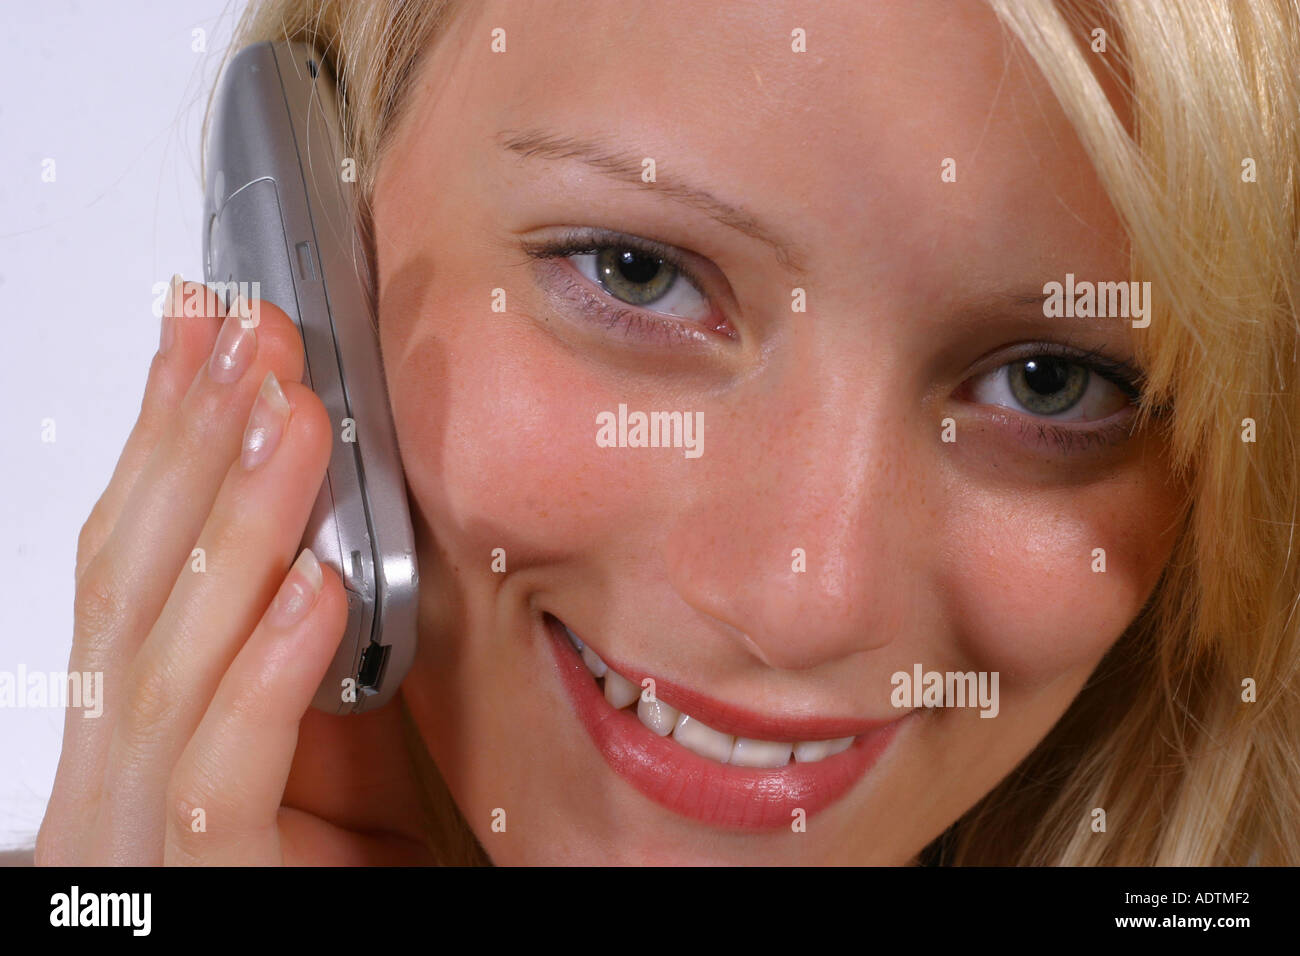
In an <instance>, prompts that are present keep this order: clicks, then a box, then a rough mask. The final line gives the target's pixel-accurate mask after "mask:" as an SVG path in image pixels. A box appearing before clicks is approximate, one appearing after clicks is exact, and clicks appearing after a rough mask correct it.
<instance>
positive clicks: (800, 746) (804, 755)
mask: <svg viewBox="0 0 1300 956" xmlns="http://www.w3.org/2000/svg"><path fill="white" fill-rule="evenodd" d="M830 746H831V742H830V741H829V740H801V741H800V742H799V743H797V744H795V745H794V761H795V763H814V762H815V761H818V760H822V759H824V758H825V757H826V754H827V751H829V750H830Z"/></svg>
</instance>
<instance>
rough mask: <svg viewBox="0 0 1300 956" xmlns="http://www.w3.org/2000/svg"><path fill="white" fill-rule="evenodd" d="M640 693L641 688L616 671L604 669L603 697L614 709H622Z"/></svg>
mask: <svg viewBox="0 0 1300 956" xmlns="http://www.w3.org/2000/svg"><path fill="white" fill-rule="evenodd" d="M640 694H641V688H640V687H638V686H637V685H636V684H633V683H632V682H631V681H630V680H628V679H627V678H626V677H624V676H623V675H622V674H620V673H619V672H618V671H611V670H606V671H605V699H606V700H607V701H609V705H610V706H611V707H613V708H614V709H615V710H622V709H623V708H624V707H626V706H627V705H628V704H630V703H632V701H634V700H636V699H637V697H639V696H640Z"/></svg>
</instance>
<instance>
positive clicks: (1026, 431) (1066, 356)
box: [967, 342, 1143, 454]
mask: <svg viewBox="0 0 1300 956" xmlns="http://www.w3.org/2000/svg"><path fill="white" fill-rule="evenodd" d="M1044 356H1046V357H1050V358H1059V359H1062V360H1064V361H1067V362H1070V363H1072V364H1075V365H1081V366H1083V367H1084V368H1085V369H1087V370H1088V371H1089V372H1090V373H1096V374H1097V375H1099V376H1101V377H1102V378H1104V379H1106V381H1108V382H1110V383H1111V384H1112V385H1114V386H1115V387H1116V388H1118V389H1119V390H1120V391H1121V392H1123V393H1124V395H1125V396H1126V397H1127V398H1128V400H1129V402H1130V408H1131V407H1132V406H1135V405H1137V404H1138V403H1139V402H1141V400H1142V394H1143V391H1142V380H1143V375H1142V372H1141V371H1140V370H1139V369H1138V368H1137V367H1136V366H1134V365H1131V364H1130V363H1128V362H1123V361H1119V360H1117V359H1113V358H1110V357H1109V356H1106V355H1104V354H1102V352H1101V350H1100V349H1082V348H1078V347H1075V346H1071V345H1063V344H1061V343H1059V342H1035V343H1033V344H1032V345H1026V346H1025V347H1023V348H1022V349H1019V350H1017V354H1016V356H1015V357H1014V358H1010V359H1008V360H1007V361H1005V362H1003V363H1002V364H1001V365H999V366H998V368H1003V367H1005V366H1007V365H1011V364H1014V363H1016V362H1023V361H1025V360H1026V359H1030V358H1040V357H1044ZM991 371H992V370H991ZM967 381H969V379H968V380H967ZM1008 411H1010V412H1011V413H1013V414H1015V415H1016V417H1017V418H1019V419H1020V422H1019V432H1020V437H1021V439H1022V440H1024V441H1025V442H1027V443H1032V444H1036V445H1040V446H1044V447H1050V446H1056V447H1057V448H1059V449H1060V450H1061V452H1062V453H1064V454H1070V453H1072V452H1081V451H1086V450H1088V449H1089V448H1096V447H1101V448H1107V447H1113V446H1115V445H1119V444H1122V443H1123V442H1124V441H1126V440H1127V439H1129V438H1131V437H1132V435H1133V431H1132V428H1131V424H1132V423H1131V419H1132V417H1133V416H1132V414H1126V415H1124V416H1123V417H1122V418H1120V419H1119V420H1118V421H1114V422H1109V423H1107V424H1104V425H1101V426H1098V427H1093V428H1063V427H1061V426H1060V425H1054V424H1052V421H1051V419H1049V418H1044V417H1040V416H1035V415H1033V414H1031V413H1026V412H1019V411H1016V410H1015V409H1008Z"/></svg>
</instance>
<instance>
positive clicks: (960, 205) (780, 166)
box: [423, 0, 1121, 272]
mask: <svg viewBox="0 0 1300 956" xmlns="http://www.w3.org/2000/svg"><path fill="white" fill-rule="evenodd" d="M498 28H499V29H501V30H504V31H505V39H506V52H504V53H493V52H491V49H490V43H491V38H492V33H493V31H494V30H496V29H498ZM796 30H801V31H803V36H804V38H805V39H804V43H805V45H806V52H795V50H794V49H792V45H793V44H794V42H795V37H794V31H796ZM447 40H448V41H449V42H448V43H446V44H442V45H440V47H439V49H438V51H437V56H436V57H433V58H430V59H429V60H426V61H425V64H424V66H423V72H424V74H425V75H426V76H428V75H430V71H433V72H434V73H435V74H436V73H438V71H439V70H442V71H443V74H442V75H443V78H444V80H445V82H446V83H447V84H448V85H447V86H445V87H444V86H442V81H439V82H438V85H439V86H440V87H441V88H442V89H443V90H444V91H445V92H449V93H451V95H450V96H449V97H447V98H446V100H445V103H450V104H460V105H459V106H458V107H455V108H456V109H457V110H458V115H457V123H458V124H463V130H462V132H463V133H465V134H467V135H469V136H471V137H472V138H473V139H476V140H478V141H480V142H482V143H489V142H490V143H493V144H494V146H493V148H496V146H495V144H496V143H498V142H499V140H498V135H499V133H500V132H501V131H502V130H505V129H544V130H548V131H554V132H556V133H557V134H560V135H564V136H576V137H583V138H587V137H590V138H598V139H600V140H602V141H604V142H610V143H613V144H615V145H617V144H623V145H625V147H626V149H627V151H628V153H629V155H630V156H632V157H634V158H637V159H638V161H639V159H640V158H641V157H650V158H654V159H655V161H656V164H657V167H658V175H659V176H660V177H661V178H667V177H678V176H679V177H681V178H682V179H686V180H689V181H691V182H693V183H704V184H707V185H708V187H709V188H710V189H711V190H712V191H713V192H715V193H717V194H718V195H720V196H721V197H723V198H725V199H726V200H728V201H729V202H732V203H734V204H737V205H744V206H746V207H747V208H752V209H756V210H761V212H762V214H763V218H764V220H765V221H768V222H776V223H780V224H782V226H783V231H784V233H785V234H787V235H789V236H790V238H791V239H792V240H793V241H794V242H796V243H797V245H798V246H799V247H800V248H811V249H820V250H824V249H826V248H827V244H829V243H834V244H840V245H843V244H844V243H845V242H846V241H848V242H851V243H852V244H853V246H854V248H855V251H856V253H857V254H859V255H861V254H862V253H864V252H865V253H866V254H867V255H868V256H870V255H872V254H873V253H876V252H878V253H879V254H880V255H881V257H882V260H889V259H891V258H894V259H896V258H897V257H899V256H903V257H906V258H907V259H908V260H909V261H911V262H912V263H913V264H915V263H916V262H917V261H918V260H917V257H922V258H923V259H924V260H925V261H927V262H935V261H936V259H937V261H939V262H948V263H951V262H953V261H954V258H955V259H957V260H960V261H961V262H962V264H963V265H964V266H965V267H968V268H974V270H975V271H976V272H978V271H979V270H980V269H981V268H983V265H982V263H984V262H987V263H988V265H989V267H990V268H996V267H997V265H998V263H1000V262H1004V261H1005V260H1006V258H1007V257H1008V256H1014V257H1018V260H1019V261H1020V262H1021V263H1022V264H1023V265H1024V266H1025V267H1026V268H1027V269H1030V270H1032V269H1035V268H1039V269H1043V270H1049V271H1056V269H1057V266H1058V265H1059V264H1060V256H1061V255H1062V254H1066V255H1071V256H1074V257H1076V259H1077V260H1079V266H1080V268H1087V267H1088V266H1089V265H1093V264H1096V263H1097V261H1098V259H1099V258H1100V259H1105V260H1106V261H1107V262H1119V261H1121V260H1119V259H1117V258H1115V257H1114V255H1113V252H1114V238H1115V232H1114V229H1115V225H1116V223H1115V220H1114V217H1113V213H1112V212H1111V210H1110V207H1109V203H1108V202H1107V201H1106V200H1105V197H1104V195H1103V194H1102V192H1101V188H1100V185H1099V183H1098V182H1097V180H1096V178H1095V175H1094V174H1093V171H1092V168H1091V166H1090V164H1089V163H1088V162H1087V159H1086V156H1085V155H1084V153H1083V151H1082V148H1081V147H1080V145H1079V142H1078V140H1077V138H1076V136H1075V133H1074V131H1073V129H1072V127H1071V126H1070V124H1069V122H1068V121H1067V119H1066V117H1065V115H1064V113H1063V112H1062V110H1061V108H1060V106H1059V105H1058V103H1057V101H1056V99H1055V97H1054V95H1053V94H1052V92H1051V90H1050V88H1049V86H1048V85H1047V83H1046V81H1045V79H1044V78H1043V77H1042V76H1041V75H1040V74H1039V73H1038V71H1037V69H1036V68H1034V67H1033V66H1032V65H1031V64H1030V63H1029V60H1028V58H1027V56H1026V55H1025V54H1024V53H1023V50H1021V48H1020V47H1019V45H1018V43H1017V41H1015V40H1014V39H1013V38H1012V36H1011V35H1010V34H1009V33H1006V32H1004V31H1003V29H1002V27H1001V25H1000V22H999V21H998V19H997V17H996V16H995V15H994V14H993V12H992V11H991V9H989V7H988V6H987V5H986V4H985V3H984V2H983V0H897V2H890V0H881V2H872V0H819V2H818V3H816V4H807V3H786V2H781V0H762V2H728V3H706V2H699V0H656V2H653V3H651V2H645V3H631V4H629V3H627V2H626V0H583V2H581V3H573V2H571V0H530V2H528V3H515V2H506V0H493V2H487V3H483V4H469V5H468V6H466V7H465V8H464V9H462V10H461V11H460V12H459V18H458V21H457V23H456V27H455V29H454V30H453V31H452V33H451V34H450V35H449V36H448V37H447ZM433 60H437V61H439V62H437V63H435V62H432V61H433ZM448 68H450V69H448ZM949 159H951V160H953V161H954V162H955V172H956V182H955V183H946V182H944V181H943V180H942V178H941V170H942V165H943V163H944V161H945V160H949ZM1027 226H1028V227H1029V228H1026V227H1027Z"/></svg>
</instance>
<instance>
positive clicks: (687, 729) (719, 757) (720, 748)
mask: <svg viewBox="0 0 1300 956" xmlns="http://www.w3.org/2000/svg"><path fill="white" fill-rule="evenodd" d="M673 740H675V741H677V742H678V743H679V744H681V745H682V746H683V747H685V748H686V749H687V750H693V751H694V752H695V753H697V754H699V755H700V756H701V757H708V758H709V759H710V760H716V761H717V762H718V763H726V762H727V761H728V760H729V759H730V758H731V748H732V746H733V745H734V744H735V742H736V738H735V737H733V736H731V734H724V733H720V732H718V731H716V730H714V729H713V728H712V727H706V726H705V725H704V724H702V723H700V722H699V721H698V720H696V719H695V718H694V717H690V716H688V715H686V714H682V715H680V716H679V717H678V718H677V726H676V727H674V728H673Z"/></svg>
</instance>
